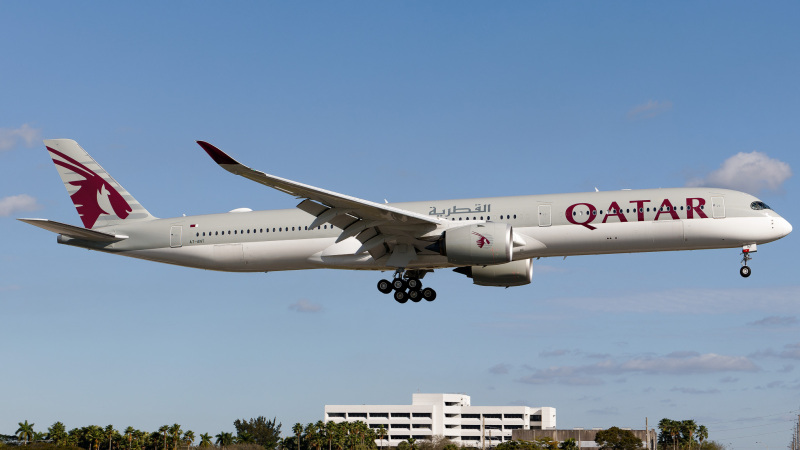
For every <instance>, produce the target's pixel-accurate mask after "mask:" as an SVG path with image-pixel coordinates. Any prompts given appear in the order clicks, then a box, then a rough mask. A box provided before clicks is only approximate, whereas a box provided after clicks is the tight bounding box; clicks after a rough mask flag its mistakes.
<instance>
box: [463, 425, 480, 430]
mask: <svg viewBox="0 0 800 450" xmlns="http://www.w3.org/2000/svg"><path fill="white" fill-rule="evenodd" d="M461 429H462V430H480V429H481V426H480V425H461Z"/></svg>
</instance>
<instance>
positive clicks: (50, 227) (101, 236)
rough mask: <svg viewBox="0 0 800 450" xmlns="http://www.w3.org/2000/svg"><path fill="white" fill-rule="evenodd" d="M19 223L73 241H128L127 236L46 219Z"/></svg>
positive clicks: (26, 220)
mask: <svg viewBox="0 0 800 450" xmlns="http://www.w3.org/2000/svg"><path fill="white" fill-rule="evenodd" d="M17 220H19V221H21V222H25V223H28V224H31V225H33V226H36V227H39V228H43V229H45V230H47V231H52V232H53V233H58V234H63V235H64V236H69V237H71V238H75V239H83V240H84V241H96V242H115V241H121V240H123V239H128V236H123V235H119V234H109V233H103V232H102V231H95V230H87V229H86V228H81V227H76V226H74V225H68V224H66V223H61V222H56V221H53V220H47V219H17Z"/></svg>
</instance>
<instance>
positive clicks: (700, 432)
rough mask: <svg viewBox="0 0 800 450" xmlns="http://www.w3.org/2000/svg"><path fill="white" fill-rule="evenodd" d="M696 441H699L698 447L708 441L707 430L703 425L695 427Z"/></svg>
mask: <svg viewBox="0 0 800 450" xmlns="http://www.w3.org/2000/svg"><path fill="white" fill-rule="evenodd" d="M697 439H698V440H699V441H700V447H702V446H703V441H705V440H706V439H708V428H706V426H705V425H700V426H699V427H697Z"/></svg>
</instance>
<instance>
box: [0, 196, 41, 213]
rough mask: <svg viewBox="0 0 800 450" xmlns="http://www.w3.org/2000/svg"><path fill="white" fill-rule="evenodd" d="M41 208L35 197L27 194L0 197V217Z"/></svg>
mask: <svg viewBox="0 0 800 450" xmlns="http://www.w3.org/2000/svg"><path fill="white" fill-rule="evenodd" d="M39 208H41V206H40V205H39V204H38V203H37V202H36V199H35V198H33V197H31V196H30V195H27V194H20V195H12V196H11V197H4V198H0V217H8V216H10V215H12V214H14V213H18V212H21V211H35V210H37V209H39Z"/></svg>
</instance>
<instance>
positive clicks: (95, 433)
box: [86, 425, 103, 450]
mask: <svg viewBox="0 0 800 450" xmlns="http://www.w3.org/2000/svg"><path fill="white" fill-rule="evenodd" d="M86 437H87V438H88V439H89V442H91V443H93V444H94V449H95V450H100V441H101V440H103V429H102V428H100V427H99V426H97V425H89V426H88V427H87V430H86ZM90 446H91V445H90Z"/></svg>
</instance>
